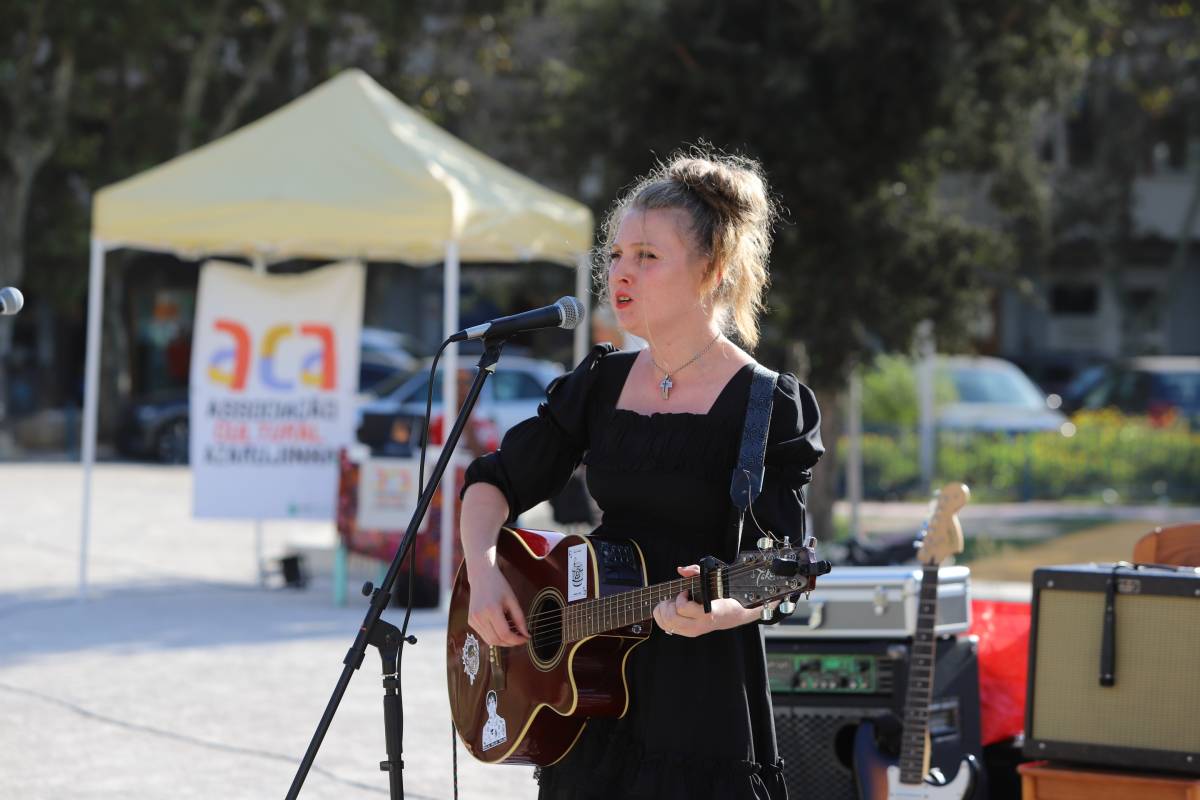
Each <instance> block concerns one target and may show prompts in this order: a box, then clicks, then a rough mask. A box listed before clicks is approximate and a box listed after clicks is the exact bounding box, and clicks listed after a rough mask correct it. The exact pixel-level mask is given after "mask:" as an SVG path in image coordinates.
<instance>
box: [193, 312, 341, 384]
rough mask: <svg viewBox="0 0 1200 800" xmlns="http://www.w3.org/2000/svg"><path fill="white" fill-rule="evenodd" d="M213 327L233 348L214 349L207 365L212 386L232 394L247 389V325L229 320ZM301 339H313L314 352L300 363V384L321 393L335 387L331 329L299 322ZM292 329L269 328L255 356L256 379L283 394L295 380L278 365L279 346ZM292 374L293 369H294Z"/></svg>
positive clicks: (322, 325) (284, 325)
mask: <svg viewBox="0 0 1200 800" xmlns="http://www.w3.org/2000/svg"><path fill="white" fill-rule="evenodd" d="M213 327H214V328H215V329H216V330H217V331H219V332H221V333H226V334H228V335H229V336H230V337H232V339H233V346H232V347H224V348H220V349H218V350H216V351H215V352H214V353H213V355H212V358H211V359H210V360H209V363H208V377H209V380H211V381H212V382H213V383H218V384H223V385H225V386H228V387H229V388H230V389H232V390H233V391H235V392H240V391H242V390H244V389H245V388H246V377H247V375H248V373H249V371H250V354H251V352H252V348H251V345H250V333H249V331H248V330H247V329H246V326H244V325H242V324H241V323H238V322H234V321H232V320H228V319H218V320H217V321H216V322H214V323H213ZM299 327H300V336H301V337H302V338H303V339H305V340H308V339H316V340H317V342H318V347H317V349H316V350H313V351H312V352H310V353H308V354H307V355H305V356H304V357H303V358H301V360H300V365H299V373H300V382H301V383H302V384H304V385H305V386H312V387H315V388H317V389H321V390H322V391H332V390H333V389H335V388H337V348H336V346H335V341H336V340H335V337H334V332H333V328H332V327H330V326H329V325H325V324H319V323H312V322H306V323H301V325H300V326H299ZM294 331H295V326H293V325H291V324H289V323H281V324H278V325H272V326H271V327H269V328H267V332H266V333H265V334H264V335H263V338H262V342H261V347H260V349H259V354H258V379H259V381H260V382H261V383H262V385H263V386H264V387H266V388H268V389H273V390H275V391H280V392H286V391H290V390H291V389H293V388H294V387H295V385H296V384H295V381H293V380H289V379H288V378H287V377H286V373H287V372H289V370H288V369H287V367H288V365H287V364H285V363H281V343H282V342H283V340H285V339H287V338H290V337H292V336H295V335H296V334H295V332H294ZM293 372H294V370H293Z"/></svg>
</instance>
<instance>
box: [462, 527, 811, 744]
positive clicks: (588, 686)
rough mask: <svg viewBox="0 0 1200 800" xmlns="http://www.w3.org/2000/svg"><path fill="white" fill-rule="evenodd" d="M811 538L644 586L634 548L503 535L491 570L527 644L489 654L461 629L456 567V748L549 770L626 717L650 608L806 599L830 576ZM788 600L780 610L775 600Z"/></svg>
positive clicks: (545, 535) (465, 602) (522, 532)
mask: <svg viewBox="0 0 1200 800" xmlns="http://www.w3.org/2000/svg"><path fill="white" fill-rule="evenodd" d="M814 545H815V541H814V540H810V541H809V543H808V544H807V545H805V546H793V545H792V544H791V543H790V542H788V540H787V539H784V542H783V544H782V546H773V545H772V544H771V541H770V540H769V539H765V538H764V539H760V540H759V542H758V548H757V549H755V550H748V551H744V552H742V553H741V554H740V555H739V557H738V559H737V561H735V562H734V563H733V564H723V563H721V562H719V561H717V560H716V559H711V558H710V559H705V561H704V563H702V565H701V570H702V571H701V574H700V575H698V576H696V577H692V578H680V579H678V580H673V581H666V582H664V583H659V584H655V585H653V586H648V585H647V580H646V565H645V561H644V560H643V558H642V553H641V550H640V549H639V548H638V546H637V545H636V544H635V543H634V542H631V541H626V540H616V539H600V538H591V537H587V536H578V535H569V534H561V533H553V532H549V531H533V530H526V529H521V528H511V529H510V528H504V529H502V530H501V531H500V534H499V538H498V540H497V557H496V561H497V565H498V567H499V569H500V572H501V573H502V574H503V575H504V577H505V578H506V579H507V580H508V583H509V585H510V586H512V589H513V592H514V593H515V594H516V596H517V600H518V601H519V602H520V604H521V608H522V610H523V611H524V613H525V620H526V624H527V626H528V629H529V634H530V639H529V641H528V642H527V643H525V644H524V645H521V646H518V647H489V646H488V645H487V643H486V642H484V641H483V640H482V639H481V638H480V636H479V634H478V633H476V632H475V631H473V630H471V628H470V626H469V625H468V624H467V609H468V607H469V605H470V597H471V587H470V584H469V583H468V581H467V574H466V568H465V566H460V567H459V570H458V574H457V576H456V577H455V580H454V589H453V592H452V594H451V598H450V619H449V624H448V627H447V632H446V677H447V683H448V685H449V691H450V711H451V716H452V717H453V719H454V727H455V730H457V732H458V735H459V738H460V739H461V740H462V743H463V745H464V746H465V747H466V748H467V750H468V751H469V752H470V753H471V755H473V756H474V757H475V758H477V759H479V760H480V761H484V762H487V763H493V764H495V763H502V762H503V763H506V764H533V765H537V766H543V767H544V766H548V765H550V764H553V763H555V762H556V761H558V760H559V759H561V758H562V757H563V756H564V755H566V754H567V753H568V752H569V751H570V749H571V748H572V747H573V746H574V744H575V742H576V740H577V739H578V738H579V734H580V733H582V732H583V729H584V726H585V725H586V724H587V720H588V719H589V718H591V717H621V716H623V715H624V714H625V712H626V711H627V710H628V708H629V693H628V687H627V685H626V680H625V663H626V661H627V660H628V659H629V654H630V653H631V652H632V651H633V649H634V648H635V647H637V646H638V645H639V644H641V643H642V642H644V641H645V640H646V639H647V638H648V637H649V636H650V631H651V628H652V626H653V622H652V620H653V611H654V607H655V606H656V605H658V603H660V602H661V601H663V600H664V599H669V598H674V597H675V596H677V595H678V594H679V593H680V592H681V591H687V592H688V593H689V594H690V596H691V597H692V598H693V599H695V600H696V601H697V602H703V601H704V600H706V599H707V600H708V601H712V600H717V599H722V598H733V599H735V600H737V601H738V602H739V603H741V604H742V606H744V607H746V608H755V607H761V606H763V605H764V604H766V603H768V602H770V601H772V600H776V599H780V598H786V597H787V596H788V595H792V594H796V593H799V592H808V591H812V589H813V587H814V586H815V583H816V578H817V576H818V575H823V574H825V573H827V572H829V570H830V566H829V562H827V561H817V560H816V553H815V551H814V549H813V546H814ZM784 602H786V600H785V601H784Z"/></svg>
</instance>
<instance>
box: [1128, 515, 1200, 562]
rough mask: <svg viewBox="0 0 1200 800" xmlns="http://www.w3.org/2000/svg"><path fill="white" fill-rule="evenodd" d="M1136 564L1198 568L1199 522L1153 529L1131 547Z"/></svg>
mask: <svg viewBox="0 0 1200 800" xmlns="http://www.w3.org/2000/svg"><path fill="white" fill-rule="evenodd" d="M1133 560H1134V562H1135V563H1137V564H1171V565H1174V566H1186V567H1200V522H1185V523H1182V524H1179V525H1168V526H1166V527H1160V528H1155V529H1154V530H1153V531H1151V532H1150V533H1147V534H1146V535H1145V536H1143V537H1142V538H1141V539H1138V540H1137V543H1136V544H1134V546H1133Z"/></svg>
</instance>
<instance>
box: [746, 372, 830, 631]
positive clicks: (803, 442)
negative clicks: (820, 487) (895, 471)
mask: <svg viewBox="0 0 1200 800" xmlns="http://www.w3.org/2000/svg"><path fill="white" fill-rule="evenodd" d="M824 452H825V446H824V445H823V444H822V443H821V412H820V410H819V409H818V408H817V399H816V397H815V396H814V395H813V393H812V390H811V389H809V388H808V387H807V386H805V385H804V384H802V383H800V381H798V380H797V379H796V376H795V375H792V374H791V373H786V372H785V373H783V374H781V375H780V376H779V382H778V384H777V385H776V387H775V404H774V406H773V408H772V410H771V428H770V431H769V432H768V434H767V457H766V462H765V467H766V469H765V471H764V474H763V489H762V494H760V495H759V496H758V499H757V500H756V501H755V502H754V516H755V519H756V520H757V521H758V524H759V525H760V526H761V527H762V528H763V529H764V530H767V531H770V532H771V533H773V534H775V536H776V537H777V538H779V539H782V538H783V537H784V536H787V537H789V538H790V539H791V541H792V543H793V544H795V545H801V544H803V543H804V540H805V538H806V537H805V527H804V512H805V509H804V487H805V486H806V485H808V483H809V482H811V481H812V469H813V467H814V466H815V465H816V463H817V460H818V459H820V458H821V455H822V454H823V453H824ZM747 524H748V527H747V530H754V528H753V525H752V524H750V523H749V520H747ZM780 619H782V615H781V614H780V613H779V612H778V611H776V613H775V615H774V617H773V618H772V619H771V620H770V621H769V622H768V624H773V623H776V622H779V620H780Z"/></svg>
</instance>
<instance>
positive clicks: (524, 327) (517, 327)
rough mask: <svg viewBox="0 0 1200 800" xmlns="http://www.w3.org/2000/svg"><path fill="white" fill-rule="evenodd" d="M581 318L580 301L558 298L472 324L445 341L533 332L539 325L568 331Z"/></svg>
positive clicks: (581, 307) (570, 298) (461, 340)
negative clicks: (532, 307)
mask: <svg viewBox="0 0 1200 800" xmlns="http://www.w3.org/2000/svg"><path fill="white" fill-rule="evenodd" d="M582 321H583V304H582V303H580V302H579V301H578V300H576V299H575V298H574V297H560V298H558V302H557V303H555V304H554V305H552V306H543V307H541V308H535V309H534V310H533V311H522V312H521V313H520V314H510V315H509V316H507V317H499V318H498V319H494V320H492V321H491V322H485V323H483V324H481V325H473V326H471V327H470V328H467V329H465V330H461V331H459V332H458V333H456V334H454V335H453V336H451V337H450V338H449V339H447V341H450V342H466V341H469V340H471V339H482V338H484V337H485V336H512V335H513V334H514V333H522V332H523V331H536V330H538V329H539V328H566V329H567V330H569V331H570V330H574V329H575V328H576V327H577V326H578V325H579V323H580V322H582Z"/></svg>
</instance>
